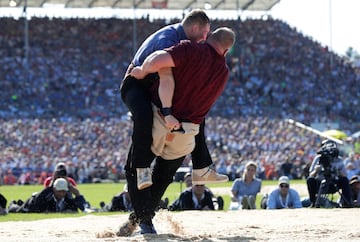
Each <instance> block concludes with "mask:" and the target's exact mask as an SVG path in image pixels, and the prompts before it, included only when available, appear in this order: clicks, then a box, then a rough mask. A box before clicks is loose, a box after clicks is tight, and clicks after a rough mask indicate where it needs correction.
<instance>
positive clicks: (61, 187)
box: [54, 178, 69, 191]
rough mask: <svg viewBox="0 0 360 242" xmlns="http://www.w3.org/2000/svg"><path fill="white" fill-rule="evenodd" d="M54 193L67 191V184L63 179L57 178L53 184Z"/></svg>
mask: <svg viewBox="0 0 360 242" xmlns="http://www.w3.org/2000/svg"><path fill="white" fill-rule="evenodd" d="M54 188H55V190H56V191H69V186H68V182H67V181H66V180H65V179H64V178H58V179H56V180H55V182H54Z"/></svg>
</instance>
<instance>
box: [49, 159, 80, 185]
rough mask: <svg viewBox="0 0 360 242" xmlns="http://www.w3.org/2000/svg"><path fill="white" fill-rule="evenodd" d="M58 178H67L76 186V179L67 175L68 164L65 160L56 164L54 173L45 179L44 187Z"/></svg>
mask: <svg viewBox="0 0 360 242" xmlns="http://www.w3.org/2000/svg"><path fill="white" fill-rule="evenodd" d="M57 178H65V179H66V180H67V181H68V182H69V183H71V185H73V186H76V181H75V180H74V179H72V178H71V177H69V176H67V169H66V165H65V163H63V162H59V163H57V164H56V166H55V169H54V172H53V175H52V176H49V177H47V178H46V179H45V181H44V187H49V186H51V184H52V183H53V182H54V181H55V180H56V179H57Z"/></svg>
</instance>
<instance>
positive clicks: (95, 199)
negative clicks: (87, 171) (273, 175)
mask: <svg viewBox="0 0 360 242" xmlns="http://www.w3.org/2000/svg"><path fill="white" fill-rule="evenodd" d="M291 183H292V184H304V183H305V181H304V180H293V181H292V182H291ZM124 184H125V183H124V182H120V183H96V184H78V188H79V190H80V192H81V194H83V195H84V196H85V199H86V200H87V201H89V202H90V204H91V206H93V207H97V208H98V207H100V205H99V203H100V202H101V201H104V202H105V203H108V202H109V201H110V200H111V198H112V197H113V195H115V194H117V193H119V192H121V191H122V190H123V187H124ZM276 184H277V181H267V180H264V181H263V182H262V186H267V185H276ZM231 185H232V182H227V183H220V184H211V185H208V187H209V188H210V189H211V188H217V187H220V188H225V189H228V191H229V192H228V193H227V194H221V196H222V197H223V199H224V202H225V204H224V209H225V210H227V208H228V207H229V204H230V190H231ZM184 188H185V184H184V183H179V182H174V183H172V184H171V185H170V186H169V187H168V189H167V191H166V193H165V195H164V197H167V198H169V201H170V204H171V203H172V202H173V201H174V200H175V199H176V198H177V197H178V196H179V194H180V192H181V191H182V190H183V189H184ZM42 189H43V186H42V185H25V186H19V185H15V186H0V192H1V193H2V194H3V195H4V196H5V197H6V199H7V200H8V205H9V203H10V202H11V201H12V200H18V199H21V200H23V201H25V200H26V199H27V198H29V197H30V196H31V194H32V193H33V192H39V191H41V190H42ZM261 197H262V194H258V197H257V199H256V201H257V208H258V209H259V208H260V200H261ZM94 214H101V215H104V214H114V213H94ZM84 215H85V213H78V214H16V213H10V214H8V215H7V216H0V222H4V221H27V220H36V219H45V218H60V217H77V216H84Z"/></svg>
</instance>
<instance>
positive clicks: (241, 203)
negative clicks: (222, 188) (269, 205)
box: [230, 161, 261, 210]
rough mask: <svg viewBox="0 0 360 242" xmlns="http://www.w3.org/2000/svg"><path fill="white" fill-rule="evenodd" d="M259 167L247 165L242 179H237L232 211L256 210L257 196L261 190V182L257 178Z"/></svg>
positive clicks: (253, 164) (233, 192) (254, 164)
mask: <svg viewBox="0 0 360 242" xmlns="http://www.w3.org/2000/svg"><path fill="white" fill-rule="evenodd" d="M256 170H257V165H256V163H255V162H253V161H249V162H248V163H246V166H245V171H244V173H243V176H242V178H237V179H235V181H234V182H233V185H232V188H231V193H232V196H231V203H230V209H231V210H237V209H256V196H257V194H258V193H259V192H260V190H261V180H260V179H258V178H256Z"/></svg>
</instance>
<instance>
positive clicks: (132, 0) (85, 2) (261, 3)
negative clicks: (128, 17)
mask: <svg viewBox="0 0 360 242" xmlns="http://www.w3.org/2000/svg"><path fill="white" fill-rule="evenodd" d="M278 2H280V0H1V1H0V8H1V7H10V5H12V6H14V7H23V6H25V5H27V6H28V7H35V8H41V7H47V6H61V7H65V8H95V7H110V8H124V9H126V8H129V9H131V8H141V9H171V10H185V9H190V8H192V9H193V8H202V9H215V10H249V11H268V10H270V9H271V8H272V7H273V6H274V5H276V4H277V3H278Z"/></svg>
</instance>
